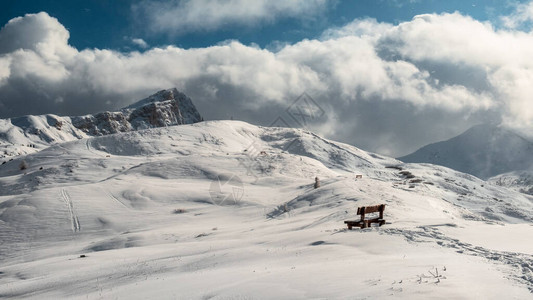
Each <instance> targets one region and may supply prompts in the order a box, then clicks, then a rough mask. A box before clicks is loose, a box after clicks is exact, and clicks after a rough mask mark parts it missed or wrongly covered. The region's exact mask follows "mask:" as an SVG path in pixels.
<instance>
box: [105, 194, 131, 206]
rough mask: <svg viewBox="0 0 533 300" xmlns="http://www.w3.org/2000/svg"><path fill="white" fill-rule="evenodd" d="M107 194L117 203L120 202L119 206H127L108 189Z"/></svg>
mask: <svg viewBox="0 0 533 300" xmlns="http://www.w3.org/2000/svg"><path fill="white" fill-rule="evenodd" d="M106 193H107V195H108V196H109V198H111V199H112V200H113V201H115V202H117V203H118V204H120V205H121V206H123V207H125V208H129V207H128V206H126V204H124V203H123V202H122V201H120V200H119V199H118V198H117V197H115V195H113V193H111V192H109V191H106Z"/></svg>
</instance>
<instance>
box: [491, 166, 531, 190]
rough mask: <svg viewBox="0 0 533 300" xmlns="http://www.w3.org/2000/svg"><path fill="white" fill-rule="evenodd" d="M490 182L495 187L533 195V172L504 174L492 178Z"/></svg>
mask: <svg viewBox="0 0 533 300" xmlns="http://www.w3.org/2000/svg"><path fill="white" fill-rule="evenodd" d="M489 181H490V182H491V183H492V184H495V185H499V186H505V187H508V188H510V189H514V190H516V191H519V192H521V193H525V194H529V195H533V170H525V171H515V172H509V173H504V174H500V175H497V176H494V177H492V178H490V179H489Z"/></svg>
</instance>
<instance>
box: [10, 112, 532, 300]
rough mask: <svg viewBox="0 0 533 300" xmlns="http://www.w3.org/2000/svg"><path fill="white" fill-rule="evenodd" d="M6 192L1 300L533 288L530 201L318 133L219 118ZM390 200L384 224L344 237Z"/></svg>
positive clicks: (410, 294)
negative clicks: (352, 223)
mask: <svg viewBox="0 0 533 300" xmlns="http://www.w3.org/2000/svg"><path fill="white" fill-rule="evenodd" d="M58 154H60V155H58ZM22 160H24V161H26V163H27V165H28V168H27V169H25V170H20V168H19V166H20V163H21V161H22ZM356 175H362V178H356ZM315 177H319V179H320V182H321V187H320V188H318V189H314V188H313V183H314V178H315ZM0 193H1V195H0V239H1V240H2V243H1V244H0V266H1V267H0V295H2V297H3V298H13V299H14V298H22V297H30V298H69V299H82V298H83V299H87V298H88V299H97V298H98V299H100V298H105V299H108V298H111V299H113V298H125V297H127V298H132V299H146V298H179V299H182V298H183V299H256V298H259V299H262V298H291V299H309V298H328V299H332V298H350V299H351V298H356V299H365V298H374V299H376V298H379V299H383V298H402V299H428V298H432V299H433V298H435V299H458V298H459V299H460V298H478V299H499V298H502V297H505V298H506V299H526V298H528V297H531V293H532V292H533V251H532V249H533V247H532V246H533V245H532V242H531V241H528V240H527V239H524V238H523V237H524V236H530V235H531V234H533V227H532V226H531V222H532V221H533V217H532V216H533V198H532V197H531V196H528V195H525V194H521V193H518V192H515V191H512V190H509V189H507V188H505V187H501V186H497V185H493V184H490V183H488V182H485V181H483V180H481V179H478V178H476V177H474V176H471V175H467V174H464V173H461V172H458V171H454V170H451V169H448V168H445V167H440V166H434V165H428V164H406V163H402V162H400V161H398V160H395V159H393V158H388V157H383V156H380V155H376V154H373V153H368V152H365V151H362V150H360V149H357V148H355V147H353V146H349V145H346V144H342V143H337V142H334V141H330V140H326V139H324V138H322V137H320V136H317V135H315V134H313V133H312V132H308V131H305V130H299V129H289V128H267V127H257V126H253V125H250V124H247V123H244V122H237V121H212V122H200V123H196V124H193V125H183V126H168V127H162V128H152V129H145V130H139V131H131V132H124V133H117V134H111V135H104V136H95V137H89V138H83V139H80V140H74V141H69V142H64V143H58V144H55V145H52V146H51V147H49V148H47V149H44V150H42V151H39V152H37V153H33V154H29V155H26V156H23V157H17V158H15V159H14V160H13V161H9V162H7V163H6V164H4V165H1V166H0ZM379 203H384V204H386V205H387V207H386V210H385V218H386V220H387V224H385V225H384V226H382V227H379V228H378V227H373V228H368V229H364V230H359V229H357V230H352V231H349V230H347V229H346V227H345V226H344V224H343V221H344V220H347V219H355V218H356V216H355V209H356V208H357V207H358V206H364V205H372V204H379ZM73 270H75V273H73ZM73 274H75V275H73Z"/></svg>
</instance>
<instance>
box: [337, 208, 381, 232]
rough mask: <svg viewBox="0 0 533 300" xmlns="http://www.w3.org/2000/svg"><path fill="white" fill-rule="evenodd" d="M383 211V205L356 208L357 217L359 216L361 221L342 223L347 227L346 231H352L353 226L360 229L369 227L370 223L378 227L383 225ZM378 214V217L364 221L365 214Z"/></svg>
mask: <svg viewBox="0 0 533 300" xmlns="http://www.w3.org/2000/svg"><path fill="white" fill-rule="evenodd" d="M384 211H385V204H380V205H374V206H361V207H358V208H357V215H361V220H359V221H344V224H346V225H348V229H350V230H351V229H352V227H353V226H358V227H360V228H367V227H370V226H371V224H372V223H378V224H379V226H381V225H383V224H385V220H384V219H383V212H384ZM376 212H379V217H376V218H371V219H366V220H365V214H370V213H376Z"/></svg>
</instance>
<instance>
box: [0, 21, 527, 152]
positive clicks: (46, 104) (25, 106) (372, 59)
mask: <svg viewBox="0 0 533 300" xmlns="http://www.w3.org/2000/svg"><path fill="white" fill-rule="evenodd" d="M43 28H44V29H43ZM35 31H38V32H39V34H34V32H35ZM0 41H3V43H0V95H1V97H0V106H2V107H3V109H2V110H1V111H0V114H2V115H1V116H0V117H6V116H14V115H20V114H27V113H45V112H55V113H63V114H70V115H73V114H81V113H89V112H94V111H98V110H103V109H113V108H117V107H121V106H124V105H126V104H129V103H130V102H131V101H132V100H134V99H139V98H141V97H143V96H147V95H148V94H150V93H152V92H154V91H156V90H158V89H162V88H170V87H174V86H176V87H178V89H180V90H182V91H183V92H185V93H186V94H188V95H190V96H191V97H192V98H193V100H194V101H195V103H196V104H197V106H198V107H199V109H200V111H201V112H202V113H203V114H204V116H205V117H206V119H217V118H229V117H230V116H234V117H235V118H237V119H244V120H247V121H254V122H256V123H260V124H264V125H268V124H269V123H270V122H271V121H273V120H274V119H275V118H276V117H277V116H279V115H280V114H282V113H283V112H284V111H285V109H286V107H287V106H288V105H289V104H290V103H291V101H292V100H293V99H295V98H296V97H297V96H298V95H300V94H301V93H302V92H303V91H307V92H308V94H310V95H312V96H313V97H314V98H315V99H316V100H317V102H318V103H320V105H321V106H322V107H323V108H324V109H325V110H326V116H325V117H324V118H323V119H322V120H321V121H323V122H322V123H320V124H315V125H314V126H316V127H314V129H315V130H317V131H319V132H323V133H325V134H328V136H329V137H332V138H336V139H339V140H343V141H346V142H349V143H352V144H356V145H359V146H363V147H365V148H367V149H373V150H379V151H381V152H383V153H387V154H391V155H395V154H406V152H408V151H410V150H414V149H415V148H416V147H418V146H421V145H422V144H425V143H428V142H432V141H435V140H436V139H444V138H447V137H450V135H453V134H457V133H458V131H460V130H462V129H465V127H467V126H469V125H472V124H473V123H477V122H480V121H484V120H485V121H486V120H487V119H488V118H491V119H493V118H495V119H502V120H504V121H505V122H508V123H509V124H512V125H513V126H517V127H527V126H532V125H533V104H532V102H531V101H530V98H529V95H531V94H532V92H533V88H531V87H533V71H531V70H533V57H531V56H530V55H529V54H530V53H531V52H532V51H533V35H531V34H529V33H524V32H519V31H511V30H508V31H501V30H500V31H497V30H495V29H494V28H493V27H492V26H491V25H490V24H487V23H481V22H478V21H476V20H474V19H472V18H470V17H466V16H462V15H460V14H457V13H455V14H444V15H422V16H418V17H416V18H414V19H413V20H412V21H409V22H404V23H402V24H399V25H391V24H382V23H378V22H376V21H374V20H356V21H354V22H352V23H350V24H348V25H347V26H346V27H343V28H336V29H331V30H329V31H327V32H325V33H324V35H323V36H322V39H320V40H303V41H300V42H298V43H295V44H292V45H283V46H280V47H279V50H277V51H269V50H266V49H260V48H258V47H257V46H246V45H243V44H241V43H239V42H238V41H228V42H226V43H224V44H221V45H217V46H212V47H206V48H196V49H182V48H178V47H174V46H168V47H166V48H152V49H148V50H147V51H145V52H142V53H139V52H130V53H120V52H116V51H111V50H105V49H104V50H100V49H86V50H83V51H78V50H76V49H74V48H73V47H71V46H69V45H68V31H67V30H66V29H65V28H64V27H63V26H62V25H61V24H60V23H59V22H58V21H57V20H56V19H55V18H52V17H50V16H48V15H47V14H46V13H40V14H36V15H26V16H25V17H22V18H17V19H14V20H12V21H10V22H9V23H8V24H7V25H6V26H5V27H4V28H3V29H2V30H1V31H0ZM13 45H15V46H13ZM58 99H61V101H58ZM529 128H531V127H529Z"/></svg>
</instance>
